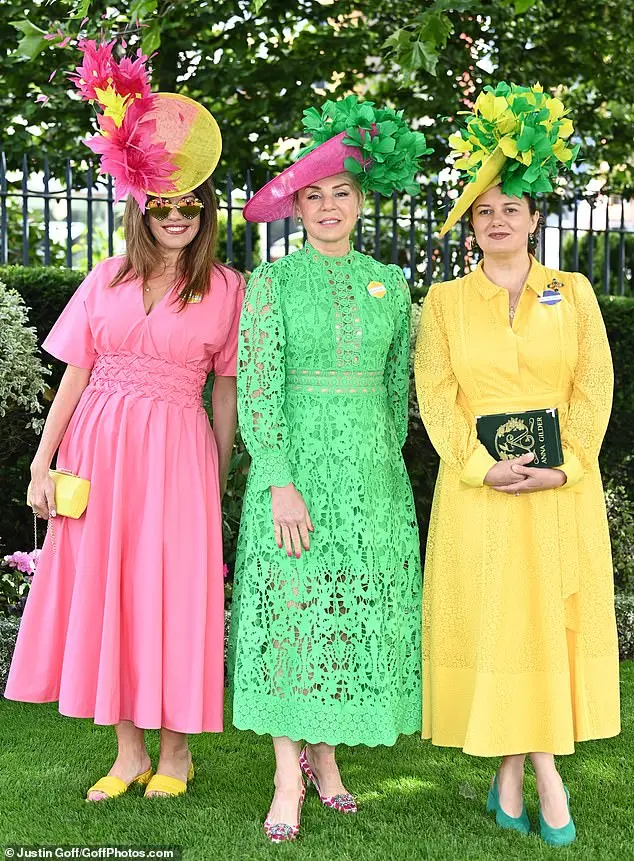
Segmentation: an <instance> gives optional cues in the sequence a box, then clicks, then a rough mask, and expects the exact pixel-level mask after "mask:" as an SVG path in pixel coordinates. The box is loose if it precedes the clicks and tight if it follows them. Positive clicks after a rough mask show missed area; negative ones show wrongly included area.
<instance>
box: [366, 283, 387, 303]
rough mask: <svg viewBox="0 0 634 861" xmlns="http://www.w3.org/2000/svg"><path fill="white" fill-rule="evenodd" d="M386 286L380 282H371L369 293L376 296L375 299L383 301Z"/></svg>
mask: <svg viewBox="0 0 634 861" xmlns="http://www.w3.org/2000/svg"><path fill="white" fill-rule="evenodd" d="M385 292H386V291H385V284H382V283H381V282H380V281H370V283H369V284H368V293H369V294H370V296H374V297H375V299H382V298H383V297H384V296H385Z"/></svg>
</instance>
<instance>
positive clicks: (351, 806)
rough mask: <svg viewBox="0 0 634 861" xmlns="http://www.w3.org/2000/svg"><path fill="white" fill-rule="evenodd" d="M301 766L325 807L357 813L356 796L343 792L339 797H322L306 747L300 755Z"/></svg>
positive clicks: (342, 811)
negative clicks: (309, 762)
mask: <svg viewBox="0 0 634 861" xmlns="http://www.w3.org/2000/svg"><path fill="white" fill-rule="evenodd" d="M299 765H300V768H301V770H302V772H303V773H304V774H305V775H306V777H307V778H308V780H310V782H311V783H312V784H313V786H314V787H315V789H316V790H317V795H318V796H319V800H320V801H321V803H322V804H323V805H324V806H325V807H330V808H331V809H332V810H336V811H337V812H338V813H356V812H357V802H356V801H355V799H354V795H351V794H350V793H349V792H341V793H339V795H322V794H321V790H320V789H319V783H318V781H317V778H316V777H315V775H314V773H313V770H312V768H311V767H310V765H309V764H308V758H307V756H306V748H305V747H304V748H303V750H302V752H301V753H300V755H299Z"/></svg>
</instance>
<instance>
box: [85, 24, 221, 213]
mask: <svg viewBox="0 0 634 861" xmlns="http://www.w3.org/2000/svg"><path fill="white" fill-rule="evenodd" d="M114 46H115V42H114V41H112V42H103V43H101V44H97V43H96V42H94V41H92V40H87V39H84V40H82V41H80V42H79V49H80V51H81V52H82V53H83V62H82V65H81V66H78V67H77V68H76V70H75V73H73V74H72V75H71V79H72V80H73V82H74V84H75V86H76V87H77V89H78V90H79V92H80V93H81V96H82V98H83V99H84V100H85V101H89V102H94V103H96V104H97V105H98V106H99V107H100V108H101V109H102V111H103V113H101V114H99V115H98V118H97V122H98V123H99V128H100V134H97V135H94V136H93V137H90V138H88V139H87V140H85V141H84V143H85V144H86V146H88V147H89V148H90V149H91V150H92V151H93V152H95V153H97V154H99V155H100V156H101V162H100V170H101V172H102V173H108V174H110V175H111V176H112V177H113V178H114V199H115V203H116V202H117V201H119V200H123V198H125V197H126V196H127V195H128V194H130V195H132V197H134V199H135V200H136V201H137V203H138V204H139V206H140V208H141V210H142V211H144V210H145V203H146V200H147V196H148V195H153V196H157V197H160V196H165V197H174V196H180V195H183V194H187V193H188V192H190V191H193V190H194V189H195V188H197V187H198V186H199V185H201V183H203V182H204V181H205V180H206V179H208V178H209V177H210V176H211V174H212V173H213V172H214V170H215V168H216V165H217V164H218V160H219V158H220V153H221V151H222V138H221V136H220V129H219V128H218V124H217V123H216V121H215V119H214V118H213V116H212V115H211V114H210V113H209V111H208V110H207V109H206V108H204V107H203V106H202V105H201V104H199V103H198V102H195V101H194V100H193V99H190V98H188V97H187V96H181V95H178V94H176V93H152V92H151V91H150V82H149V72H148V69H147V57H145V56H144V55H143V54H142V53H141V51H138V52H137V56H136V59H135V60H132V59H130V58H128V57H124V58H123V59H121V60H117V59H115V58H114V57H113V55H112V52H113V48H114Z"/></svg>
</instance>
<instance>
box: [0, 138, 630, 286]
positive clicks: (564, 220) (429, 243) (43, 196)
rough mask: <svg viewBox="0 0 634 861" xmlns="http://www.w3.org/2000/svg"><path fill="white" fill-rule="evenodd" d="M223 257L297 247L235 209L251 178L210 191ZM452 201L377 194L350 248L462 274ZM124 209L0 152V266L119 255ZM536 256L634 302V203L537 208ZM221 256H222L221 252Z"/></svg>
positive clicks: (243, 263)
mask: <svg viewBox="0 0 634 861" xmlns="http://www.w3.org/2000/svg"><path fill="white" fill-rule="evenodd" d="M216 190H217V194H218V201H219V207H220V240H221V248H220V251H221V256H223V257H224V258H225V259H226V260H227V261H228V262H230V263H232V264H233V265H235V266H236V267H237V268H238V269H242V270H244V271H250V270H251V269H252V268H253V267H254V265H256V264H257V263H258V262H259V261H260V260H262V259H266V260H271V259H275V258H276V257H278V256H282V255H284V254H288V253H289V252H290V251H291V250H293V247H295V246H297V245H299V244H301V242H302V240H303V234H302V230H301V227H300V226H299V225H297V224H296V223H295V222H294V221H293V220H292V219H290V218H287V219H285V220H284V221H282V222H274V223H273V224H266V225H254V224H251V223H248V222H245V221H244V219H243V218H242V215H241V210H242V207H243V205H244V203H245V201H246V200H248V199H249V197H250V196H251V193H252V183H251V174H250V172H249V171H247V172H246V175H245V176H244V177H243V178H241V179H240V181H239V182H238V181H237V180H236V178H235V177H232V176H231V175H228V176H227V177H226V180H225V181H224V182H223V183H222V185H221V186H220V187H217V189H216ZM450 204H451V200H450V198H449V196H448V195H447V193H446V191H445V190H444V189H443V188H441V187H439V186H438V185H436V184H434V183H430V184H428V185H427V186H426V187H424V188H423V189H422V191H421V193H420V194H419V195H417V196H414V197H410V196H408V195H396V194H395V195H393V197H392V199H391V200H385V199H383V198H380V197H379V196H378V195H377V196H376V197H374V198H373V199H370V200H367V201H366V206H365V211H364V215H363V217H362V218H361V219H360V220H359V222H358V224H357V229H356V235H355V244H356V246H357V248H359V249H360V250H362V251H365V252H367V253H369V254H372V255H374V256H375V257H377V258H378V259H381V260H383V261H384V262H392V263H397V264H398V265H400V266H401V267H402V268H403V271H404V272H405V274H406V276H407V277H408V279H409V281H410V284H411V285H412V287H414V288H417V287H418V288H422V287H423V286H424V285H429V284H431V283H432V282H434V281H438V280H447V279H450V278H453V277H456V276H457V275H460V274H463V273H464V272H465V271H468V270H469V269H470V268H471V267H472V265H473V263H474V256H473V253H472V251H471V247H470V238H469V235H468V230H467V228H466V225H465V224H464V223H463V224H462V225H460V226H459V227H456V228H455V229H454V230H453V231H452V232H451V233H450V234H449V235H448V236H445V237H444V238H443V239H439V238H438V229H439V227H440V224H441V223H442V221H443V219H444V216H445V213H446V212H447V210H448V208H449V206H450ZM122 214H123V204H115V203H114V196H113V186H112V181H111V180H110V178H109V177H103V176H100V175H99V174H98V173H97V172H96V169H95V168H94V166H90V165H88V166H86V163H85V162H79V163H77V164H75V163H72V162H70V161H68V162H67V163H66V170H65V176H64V177H63V179H60V178H59V177H53V176H52V175H51V173H50V170H49V165H48V160H47V158H46V156H43V158H42V162H41V164H40V165H33V163H29V162H28V161H27V158H26V156H25V157H24V158H23V159H22V162H21V164H19V165H11V164H7V160H6V158H5V155H4V153H0V264H6V263H17V264H21V265H23V266H29V265H34V264H45V265H48V264H54V265H62V266H67V267H69V268H76V269H83V270H86V269H90V268H91V267H92V266H93V265H94V264H95V263H96V262H98V261H99V260H100V259H102V258H104V257H107V256H111V255H112V254H115V253H117V252H120V251H121V250H123V247H124V246H123V232H122V226H121V219H122ZM542 215H543V219H542V221H543V224H542V227H541V237H540V238H541V241H540V244H539V249H538V256H539V258H540V259H541V261H542V262H545V263H546V264H547V265H549V266H553V267H555V268H561V269H568V270H574V271H577V270H579V271H582V272H584V273H585V274H586V275H588V277H589V278H590V279H591V280H592V282H593V283H594V285H595V289H597V290H598V291H601V292H604V293H606V294H613V295H632V294H634V201H628V200H625V199H623V198H620V197H607V196H605V195H601V194H600V193H594V194H591V193H588V194H585V195H579V196H576V197H573V198H571V199H563V198H558V197H556V196H552V197H551V198H550V199H549V200H544V201H543V203H542ZM223 252H224V253H223Z"/></svg>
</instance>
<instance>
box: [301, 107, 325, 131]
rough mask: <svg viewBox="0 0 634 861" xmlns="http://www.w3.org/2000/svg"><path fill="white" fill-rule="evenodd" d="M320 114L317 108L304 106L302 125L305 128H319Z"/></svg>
mask: <svg viewBox="0 0 634 861" xmlns="http://www.w3.org/2000/svg"><path fill="white" fill-rule="evenodd" d="M321 122H322V120H321V114H320V113H319V111H318V110H317V108H306V110H305V111H304V117H303V119H302V125H303V126H304V128H305V129H318V128H321Z"/></svg>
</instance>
